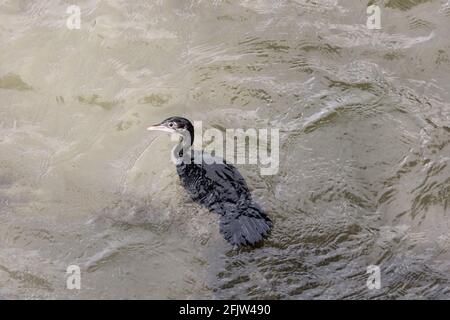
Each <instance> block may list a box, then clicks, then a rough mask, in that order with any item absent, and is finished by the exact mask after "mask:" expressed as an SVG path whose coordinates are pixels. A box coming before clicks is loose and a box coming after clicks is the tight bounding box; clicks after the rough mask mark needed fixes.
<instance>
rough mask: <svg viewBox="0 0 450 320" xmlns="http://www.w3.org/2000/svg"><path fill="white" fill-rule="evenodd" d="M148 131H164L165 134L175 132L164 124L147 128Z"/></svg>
mask: <svg viewBox="0 0 450 320" xmlns="http://www.w3.org/2000/svg"><path fill="white" fill-rule="evenodd" d="M147 130H148V131H164V132H174V130H172V129H170V128H167V127H166V126H165V125H162V124H155V125H153V126H150V127H148V128H147Z"/></svg>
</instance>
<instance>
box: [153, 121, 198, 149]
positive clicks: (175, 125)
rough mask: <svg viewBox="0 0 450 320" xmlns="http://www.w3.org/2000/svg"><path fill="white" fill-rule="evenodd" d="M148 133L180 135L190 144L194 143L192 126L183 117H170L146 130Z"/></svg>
mask: <svg viewBox="0 0 450 320" xmlns="http://www.w3.org/2000/svg"><path fill="white" fill-rule="evenodd" d="M147 130H149V131H153V130H155V131H164V132H169V133H175V134H178V135H180V136H181V137H182V138H183V139H185V140H186V139H189V141H190V144H192V142H193V141H194V126H193V125H192V123H191V122H190V121H189V120H188V119H186V118H183V117H170V118H167V119H166V120H164V121H163V122H161V123H159V124H155V125H152V126H150V127H148V128H147Z"/></svg>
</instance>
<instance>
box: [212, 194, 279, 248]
mask: <svg viewBox="0 0 450 320" xmlns="http://www.w3.org/2000/svg"><path fill="white" fill-rule="evenodd" d="M272 226H273V223H272V221H271V220H270V218H269V217H268V216H267V215H266V214H265V212H264V211H263V210H262V209H261V208H260V207H259V205H257V204H256V203H251V204H250V205H249V206H245V208H242V207H241V208H239V207H236V208H234V209H233V210H231V211H228V212H227V213H226V214H224V215H222V216H221V219H220V232H221V233H222V234H223V236H224V237H225V239H226V240H227V241H228V242H229V243H231V244H232V245H237V246H241V245H254V244H257V243H258V242H260V241H261V240H263V239H264V237H266V236H267V235H268V234H269V232H270V229H271V228H272Z"/></svg>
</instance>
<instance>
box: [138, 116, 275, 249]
mask: <svg viewBox="0 0 450 320" xmlns="http://www.w3.org/2000/svg"><path fill="white" fill-rule="evenodd" d="M147 130H159V131H165V132H170V133H175V134H178V135H179V136H180V143H179V144H178V145H177V146H176V147H175V148H174V149H173V150H174V154H173V155H174V157H175V161H176V168H177V173H178V176H179V177H180V181H181V184H182V185H183V187H184V188H185V189H186V190H187V191H188V193H189V195H190V196H191V198H192V200H194V201H195V202H198V203H200V204H202V205H203V206H205V207H206V208H208V209H209V210H210V211H212V212H215V213H217V214H219V215H220V232H221V233H222V234H223V236H224V237H225V239H226V240H227V241H228V242H229V243H231V244H232V245H237V246H241V245H254V244H256V243H258V242H260V241H261V240H263V238H264V237H265V236H267V235H268V233H269V231H270V229H271V228H272V221H271V220H270V218H269V217H268V216H267V215H266V214H265V213H264V211H263V210H262V209H261V207H260V206H259V205H258V204H257V203H256V202H254V201H253V199H252V196H251V193H250V191H249V190H248V187H247V184H246V182H245V180H244V178H243V177H242V176H241V174H240V173H239V171H238V170H237V169H236V168H235V167H233V166H232V165H230V164H228V163H226V162H225V160H223V159H221V158H218V157H212V156H211V155H209V154H208V153H206V152H204V151H193V150H192V148H191V146H192V143H193V140H194V127H193V125H192V123H191V122H190V121H189V120H188V119H186V118H182V117H170V118H168V119H166V120H164V121H163V122H161V123H160V124H157V125H153V126H151V127H149V128H148V129H147ZM199 155H200V156H201V157H199ZM198 159H200V160H198Z"/></svg>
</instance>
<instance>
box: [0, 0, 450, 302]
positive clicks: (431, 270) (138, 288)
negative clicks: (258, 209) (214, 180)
mask: <svg viewBox="0 0 450 320" xmlns="http://www.w3.org/2000/svg"><path fill="white" fill-rule="evenodd" d="M373 3H375V2H374V1H371V4H373ZM70 4H71V3H68V2H66V1H49V2H41V1H39V2H29V1H5V2H4V3H3V4H2V7H1V9H0V42H1V44H2V50H1V52H0V61H1V64H0V101H1V103H0V150H1V153H0V296H2V297H5V298H48V299H54V298H74V299H76V298H210V297H215V298H293V299H306V298H347V299H351V298H446V297H448V296H449V294H450V289H449V283H450V281H449V275H448V274H449V271H450V259H449V258H450V257H449V255H450V254H449V250H448V249H449V246H450V238H449V235H448V234H449V232H448V230H449V227H450V219H449V212H450V209H449V199H450V170H449V160H450V95H449V74H450V56H449V49H450V41H449V38H448V30H449V27H450V22H449V20H448V18H449V17H450V6H449V4H448V3H445V1H425V0H420V1H412V0H411V1H387V2H386V4H385V6H384V7H382V10H381V11H382V17H381V18H382V20H381V21H382V29H381V30H368V29H367V28H366V7H367V3H366V2H365V1H337V0H329V1H320V2H310V1H304V0H295V1H287V0H286V1H275V2H274V1H268V0H267V1H266V0H260V1H234V2H227V1H211V2H206V1H194V0H192V1H183V2H180V1H172V0H169V1H166V0H164V1H152V2H147V1H139V2H135V1H133V2H132V3H128V2H126V1H102V2H96V1H81V2H80V3H79V5H80V7H81V29H80V30H69V29H67V28H66V27H65V19H66V18H67V14H66V8H67V6H68V5H70ZM169 115H184V116H187V117H188V118H190V119H192V120H202V121H203V122H204V124H206V125H207V126H210V127H217V128H271V127H273V128H280V129H281V137H280V138H281V150H280V170H279V172H278V174H277V175H274V176H261V175H260V174H259V168H257V167H256V166H241V167H240V170H241V172H242V174H243V175H244V176H245V177H246V179H247V182H248V184H249V185H250V186H251V188H252V190H253V194H254V196H255V198H256V199H257V200H258V202H259V203H261V204H262V205H263V207H265V209H266V210H267V212H268V213H269V214H270V216H271V217H272V219H273V220H274V222H275V228H274V231H273V233H272V235H271V237H270V238H269V239H268V240H267V241H266V243H265V245H264V246H263V247H261V248H256V249H253V250H248V249H244V250H240V251H233V250H231V248H230V247H229V246H228V245H227V244H226V243H225V242H224V240H223V238H222V237H221V235H220V234H219V233H218V230H217V229H218V228H217V217H215V216H214V215H212V214H210V213H208V212H207V211H206V210H204V209H202V208H200V207H198V205H196V204H195V203H192V202H191V201H190V200H189V197H188V196H187V195H186V194H185V191H184V190H183V188H182V187H180V186H179V184H178V177H177V175H176V172H175V168H174V166H173V164H172V163H171V162H170V160H169V159H170V150H171V148H172V143H173V142H171V141H170V140H169V139H168V138H167V137H164V136H156V135H154V134H152V133H148V132H146V131H145V128H146V127H147V126H148V125H149V124H152V123H155V122H158V121H160V120H162V119H163V118H165V117H167V116H169ZM73 264H76V265H79V266H80V267H81V274H82V280H81V286H82V289H81V290H78V291H77V290H75V291H70V290H67V289H66V287H65V286H66V273H65V272H66V268H67V266H69V265H73ZM369 265H378V266H380V268H381V277H382V278H381V289H379V290H368V288H367V287H366V280H367V276H368V275H367V274H366V270H367V269H366V268H367V266H369Z"/></svg>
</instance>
